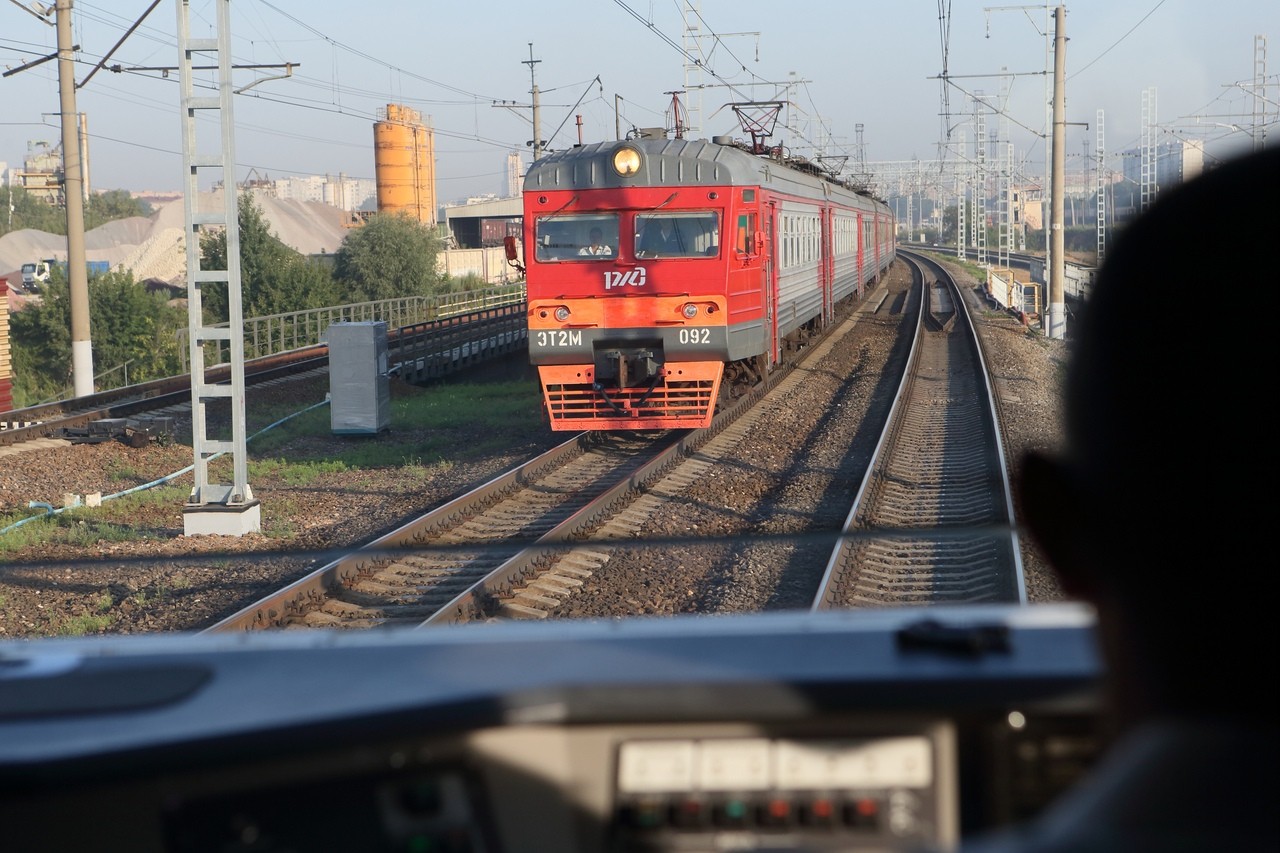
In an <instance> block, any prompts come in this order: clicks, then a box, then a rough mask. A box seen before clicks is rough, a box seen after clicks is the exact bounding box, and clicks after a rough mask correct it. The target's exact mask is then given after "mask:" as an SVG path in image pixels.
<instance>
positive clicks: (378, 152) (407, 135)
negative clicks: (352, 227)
mask: <svg viewBox="0 0 1280 853" xmlns="http://www.w3.org/2000/svg"><path fill="white" fill-rule="evenodd" d="M373 143H374V165H375V168H376V176H377V183H378V212H379V213H404V214H406V215H408V216H411V217H413V218H414V219H416V220H417V221H418V222H421V223H423V224H426V225H435V224H436V180H435V178H436V167H435V138H434V135H433V134H432V132H431V129H430V128H428V127H427V126H426V125H424V124H423V123H422V115H421V113H419V112H418V111H417V110H413V109H409V108H408V107H404V106H401V105H399V104H387V109H386V117H385V118H384V119H383V120H382V121H379V122H377V123H376V124H374V126H373Z"/></svg>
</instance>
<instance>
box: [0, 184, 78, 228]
mask: <svg viewBox="0 0 1280 853" xmlns="http://www.w3.org/2000/svg"><path fill="white" fill-rule="evenodd" d="M4 199H5V204H6V207H11V208H12V212H11V211H10V210H8V209H6V210H5V211H4V213H5V215H4V216H3V217H0V234H7V233H8V232H10V231H20V230H22V229H24V228H31V229H33V230H36V231H45V232H47V233H49V234H66V233H67V215H66V213H65V212H63V210H62V209H61V208H57V207H54V206H53V205H51V204H46V203H45V202H43V201H41V200H40V199H39V198H37V197H36V196H34V195H32V194H31V193H29V192H27V191H26V190H25V189H23V188H22V187H14V186H8V187H5V195H4Z"/></svg>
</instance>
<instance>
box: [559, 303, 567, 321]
mask: <svg viewBox="0 0 1280 853" xmlns="http://www.w3.org/2000/svg"><path fill="white" fill-rule="evenodd" d="M556 319H557V320H559V321H560V322H561V323H563V322H564V321H565V320H568V319H569V309H568V308H566V307H564V306H563V305H561V306H560V307H559V308H557V309H556Z"/></svg>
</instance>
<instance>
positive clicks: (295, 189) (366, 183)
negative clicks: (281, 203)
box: [270, 174, 378, 211]
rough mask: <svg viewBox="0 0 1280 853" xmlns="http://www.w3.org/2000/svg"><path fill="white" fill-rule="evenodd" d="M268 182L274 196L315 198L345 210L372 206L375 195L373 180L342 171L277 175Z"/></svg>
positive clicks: (375, 188)
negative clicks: (301, 175)
mask: <svg viewBox="0 0 1280 853" xmlns="http://www.w3.org/2000/svg"><path fill="white" fill-rule="evenodd" d="M270 185H271V189H272V191H273V192H274V194H275V197H276V198H285V199H290V198H291V199H297V200H299V201H318V202H322V203H324V204H328V205H332V206H333V207H337V208H341V209H342V210H347V211H357V210H362V209H367V208H369V207H371V206H372V205H373V204H374V203H375V202H376V200H377V195H378V186H377V183H376V182H375V181H372V180H370V179H367V178H348V177H347V176H346V175H343V174H339V175H338V176H337V177H336V178H335V177H334V176H332V175H323V176H321V175H307V176H303V177H293V178H277V179H275V180H273V181H271V182H270Z"/></svg>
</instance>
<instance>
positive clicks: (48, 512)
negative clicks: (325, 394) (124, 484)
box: [0, 399, 329, 536]
mask: <svg viewBox="0 0 1280 853" xmlns="http://www.w3.org/2000/svg"><path fill="white" fill-rule="evenodd" d="M327 405H329V401H328V400H327V399H325V400H321V401H320V402H319V403H315V404H314V405H310V406H307V407H306V408H305V409H301V410H299V411H297V412H294V413H293V414H291V415H285V416H284V417H283V418H281V419H280V420H278V421H276V422H275V423H273V424H269V425H267V426H265V427H263V428H262V429H260V430H258V431H257V432H255V433H254V434H253V435H251V436H249V437H248V438H246V439H245V443H248V442H250V441H253V440H254V439H255V438H257V437H258V436H260V435H262V434H263V433H264V432H267V431H269V430H273V429H275V428H276V427H278V426H280V425H281V424H283V423H285V422H287V421H290V420H293V419H294V418H296V417H298V415H305V414H306V413H307V412H309V411H311V410H312V409H318V408H320V407H321V406H327ZM224 455H225V452H223V453H215V454H214V455H213V456H210V457H209V461H213V460H214V459H217V458H218V457H219V456H224ZM195 467H196V466H195V464H194V463H192V464H191V465H188V466H187V467H186V468H183V469H182V470H180V471H174V472H173V473H172V474H166V475H165V476H163V477H161V478H159V479H158V480H152V481H151V482H150V483H143V484H142V485H139V486H134V487H133V488H131V489H125V490H124V491H123V492H116V493H115V494H112V495H103V496H102V499H103V500H104V501H109V500H114V499H116V498H121V497H124V496H125V495H131V494H133V493H134V492H142V491H146V490H147V489H154V488H155V487H156V486H163V485H164V484H165V483H168V482H170V481H171V480H175V479H177V478H178V477H181V476H182V475H183V474H188V473H190V472H191V471H194V470H195ZM36 507H43V508H44V510H45V512H44V513H43V514H42V515H32V516H28V517H27V518H24V519H21V520H20V521H15V522H14V523H13V524H10V525H9V526H8V527H3V528H0V536H3V535H4V534H6V533H8V532H9V531H10V530H16V529H17V528H19V527H21V526H22V525H24V524H26V523H28V522H31V521H37V520H39V519H42V518H48V517H50V516H52V515H57V514H58V513H61V512H66V511H67V510H69V509H79V505H78V504H76V505H74V506H62V507H55V506H53V505H52V504H48V503H44V502H43V501H30V502H28V504H27V508H28V509H35V508H36Z"/></svg>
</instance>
